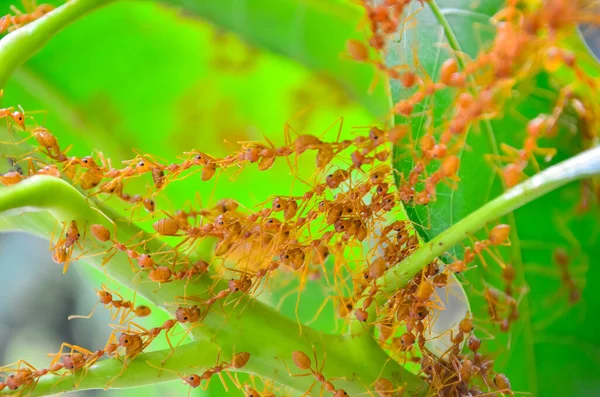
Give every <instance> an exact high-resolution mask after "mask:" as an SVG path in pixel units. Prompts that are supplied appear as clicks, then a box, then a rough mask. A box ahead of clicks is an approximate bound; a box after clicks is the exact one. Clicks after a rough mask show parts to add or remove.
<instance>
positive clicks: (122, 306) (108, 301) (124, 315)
mask: <svg viewBox="0 0 600 397" xmlns="http://www.w3.org/2000/svg"><path fill="white" fill-rule="evenodd" d="M96 295H98V298H99V300H98V302H96V305H94V308H93V309H92V311H91V312H90V314H88V315H87V316H79V315H72V316H69V317H68V319H69V320H72V319H74V318H91V317H92V315H93V314H94V312H95V311H96V308H97V307H98V304H100V303H102V304H103V305H104V307H106V308H111V311H112V309H113V308H114V309H116V311H115V313H114V314H113V315H112V319H113V320H114V319H116V318H117V317H118V316H119V312H121V317H120V319H119V323H120V324H123V323H125V322H127V321H128V316H129V315H131V314H133V315H134V316H136V317H147V316H149V315H150V314H151V309H150V308H149V307H148V306H144V305H139V306H135V304H134V302H135V299H134V301H126V300H124V299H123V297H122V296H121V295H119V294H118V293H116V292H114V291H111V290H109V289H108V288H107V287H106V286H105V285H104V284H102V287H101V289H97V290H96ZM113 295H116V296H117V297H118V298H119V299H115V297H114V296H113Z"/></svg>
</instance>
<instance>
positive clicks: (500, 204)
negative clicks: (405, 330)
mask: <svg viewBox="0 0 600 397" xmlns="http://www.w3.org/2000/svg"><path fill="white" fill-rule="evenodd" d="M598 174H600V146H597V147H595V148H592V149H589V150H586V151H585V152H582V153H580V154H578V155H577V156H574V157H572V158H570V159H568V160H565V161H563V162H561V163H558V164H556V165H554V166H552V167H550V168H547V169H546V170H544V171H542V172H540V173H539V174H536V175H534V176H532V177H531V178H529V179H527V180H526V181H524V182H523V183H520V184H519V185H517V186H515V187H513V188H512V189H510V190H508V191H507V192H505V193H504V194H502V195H501V196H499V197H497V198H495V199H494V200H492V201H490V202H489V203H487V204H486V205H484V206H483V207H481V208H479V209H478V210H477V211H475V212H473V213H471V214H469V215H468V216H467V217H465V218H463V219H462V220H460V221H459V222H458V223H456V224H455V225H454V226H452V227H450V228H448V229H447V230H445V231H444V232H442V233H440V234H439V235H438V236H436V237H435V238H433V239H432V240H430V241H429V242H427V243H426V244H425V245H422V246H421V247H420V248H419V249H418V250H416V251H415V252H414V253H413V254H412V255H411V256H409V257H408V258H406V259H405V260H403V261H402V262H400V263H399V264H398V265H397V266H394V267H393V268H392V269H391V270H390V271H388V272H387V273H386V274H385V276H384V281H383V287H382V288H381V290H382V292H394V291H397V290H398V289H400V288H402V287H404V286H406V284H407V283H408V282H409V281H410V280H411V279H412V278H413V277H414V276H415V275H416V274H417V273H419V271H421V270H422V269H423V268H424V267H425V266H427V265H428V264H429V263H431V262H432V261H433V260H434V259H435V258H437V257H438V256H440V255H442V254H443V253H444V252H446V251H448V250H449V249H450V248H452V247H454V246H455V245H457V244H458V243H460V242H461V241H463V240H464V239H466V238H469V237H470V236H472V235H473V234H474V233H475V232H477V231H479V230H480V229H481V228H483V227H484V226H485V225H486V224H488V223H489V222H492V221H493V220H495V219H498V218H500V217H501V216H504V215H506V214H508V213H509V212H511V211H514V210H515V209H517V208H519V207H521V206H523V205H525V204H527V203H529V202H531V201H533V200H535V199H537V198H538V197H541V196H543V195H544V194H546V193H548V192H551V191H553V190H555V189H558V188H559V187H561V186H564V185H566V184H567V183H569V182H572V181H575V180H578V179H585V178H590V177H593V176H595V175H598Z"/></svg>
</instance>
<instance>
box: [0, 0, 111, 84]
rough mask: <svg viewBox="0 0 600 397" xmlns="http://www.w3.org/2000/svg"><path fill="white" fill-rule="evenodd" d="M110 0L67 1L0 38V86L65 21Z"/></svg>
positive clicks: (69, 20)
mask: <svg viewBox="0 0 600 397" xmlns="http://www.w3.org/2000/svg"><path fill="white" fill-rule="evenodd" d="M112 1H114V0H70V1H68V2H67V3H65V4H64V5H62V6H60V7H57V8H56V9H55V10H52V11H51V12H49V13H48V14H46V15H44V16H43V17H42V18H40V19H38V20H36V21H34V22H32V23H30V24H28V25H26V26H23V27H21V28H19V29H17V30H15V31H14V32H12V33H10V34H8V35H6V36H5V37H4V38H2V40H0V89H1V88H3V87H4V86H5V85H6V81H7V80H8V79H9V77H10V75H11V74H12V73H13V72H14V70H15V69H16V68H17V67H19V65H21V64H22V63H23V62H25V61H26V60H27V59H29V58H30V57H31V56H33V55H34V54H35V53H36V52H37V51H39V50H40V49H41V48H42V47H43V46H44V44H46V42H47V41H48V40H50V38H51V37H52V36H54V35H55V34H56V33H58V32H59V31H60V30H61V29H62V28H63V27H65V26H67V25H68V24H69V23H71V22H73V21H75V20H77V19H79V18H80V17H82V16H84V15H85V14H87V13H88V12H90V11H92V10H94V9H96V8H99V7H101V6H103V5H106V4H110V3H111V2H112Z"/></svg>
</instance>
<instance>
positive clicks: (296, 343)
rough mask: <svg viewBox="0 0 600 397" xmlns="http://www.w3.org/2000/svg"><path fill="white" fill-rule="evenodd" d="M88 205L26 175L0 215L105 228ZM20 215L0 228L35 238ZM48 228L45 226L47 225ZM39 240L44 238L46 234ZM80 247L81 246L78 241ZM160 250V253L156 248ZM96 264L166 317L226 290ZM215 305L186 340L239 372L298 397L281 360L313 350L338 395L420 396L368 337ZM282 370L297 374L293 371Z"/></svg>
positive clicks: (6, 192) (246, 303) (94, 260)
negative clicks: (400, 387) (47, 217)
mask: <svg viewBox="0 0 600 397" xmlns="http://www.w3.org/2000/svg"><path fill="white" fill-rule="evenodd" d="M90 205H91V203H90V202H89V200H87V199H86V198H85V197H84V196H83V195H81V193H80V192H79V191H78V190H77V189H75V188H74V187H72V186H71V185H69V184H68V183H66V182H65V181H63V180H61V179H58V178H53V177H47V176H34V177H30V178H27V179H26V180H24V181H22V182H20V183H18V184H16V185H14V186H10V187H7V188H3V189H0V212H6V211H15V210H21V211H23V210H26V209H29V210H31V209H34V210H48V211H50V212H51V213H52V214H53V215H54V216H55V217H56V218H57V219H58V220H59V221H61V222H68V221H70V220H76V221H77V222H78V224H79V225H86V227H89V225H91V224H93V223H100V224H103V225H105V226H106V227H109V228H111V224H110V222H109V221H108V220H107V219H106V218H105V216H104V215H102V214H101V213H100V212H99V211H97V210H94V209H92V207H91V206H90ZM3 215H6V214H3ZM28 215H30V214H27V213H25V214H17V215H13V216H10V215H8V216H3V217H1V218H0V229H1V228H3V227H4V228H6V227H7V225H10V226H12V228H13V229H15V228H16V229H20V230H23V229H25V230H38V232H39V227H40V223H39V221H40V220H41V219H40V217H39V214H33V215H35V216H34V217H29V216H28ZM49 224H50V225H52V222H50V223H49ZM43 227H51V226H47V225H46V226H43ZM36 228H38V229H36ZM111 230H112V228H111ZM137 230H138V229H137V228H135V227H134V226H129V225H127V224H120V223H119V224H118V231H119V239H122V238H123V236H130V237H131V236H133V235H135V234H136V232H137ZM46 233H47V234H48V233H49V231H46ZM47 234H46V235H47ZM82 240H83V243H85V239H84V238H83V236H82ZM121 241H124V240H121ZM157 244H158V241H149V242H148V246H149V247H151V248H153V249H158V248H157V247H156V245H157ZM107 248H108V247H106V246H100V247H99V248H98V250H99V251H100V252H102V250H105V249H107ZM166 249H168V248H163V250H166ZM102 257H103V256H102V255H100V256H94V257H87V258H85V261H86V262H90V263H91V264H92V265H94V266H95V267H97V268H99V269H101V270H104V271H106V272H107V274H108V275H109V276H110V277H112V278H114V279H115V280H117V281H118V282H120V283H122V284H124V285H126V286H128V287H130V288H132V289H135V290H137V292H138V293H139V294H140V295H142V296H144V297H145V298H147V299H148V300H150V301H151V302H152V303H154V304H155V305H157V306H158V307H161V308H163V309H164V310H167V311H169V312H172V311H173V310H174V308H173V306H172V305H169V304H170V303H172V302H173V300H174V297H175V296H182V295H186V296H190V295H197V296H206V294H207V293H208V294H210V293H211V292H210V291H211V290H213V291H217V290H218V289H221V288H227V287H226V285H225V283H224V282H223V281H220V282H219V283H218V284H217V286H216V287H215V288H214V289H213V288H212V284H213V281H212V280H211V279H210V277H203V278H200V279H199V280H198V281H197V282H190V283H189V285H188V286H187V291H186V290H184V285H185V283H183V282H172V283H168V284H163V285H162V286H161V287H160V288H158V289H157V287H156V284H154V283H152V282H151V281H149V280H148V279H147V275H146V273H134V271H133V270H132V269H131V268H130V266H129V264H128V263H127V259H126V258H121V260H116V261H115V260H111V261H109V262H108V263H107V264H105V265H104V266H103V267H102V266H101V264H102V261H103V259H102ZM133 280H138V281H137V282H134V281H133ZM223 304H224V306H225V307H224V309H226V310H223V312H224V313H226V316H225V314H222V313H221V311H219V310H213V311H211V312H210V313H209V314H208V316H207V317H206V318H205V319H204V321H203V322H202V324H199V325H198V326H194V327H193V328H192V330H191V333H192V334H193V335H194V336H195V337H196V338H200V339H204V340H209V341H212V342H215V343H218V345H219V346H220V347H221V349H222V352H221V353H222V355H223V356H224V357H228V356H230V355H232V354H233V352H235V351H237V352H240V351H247V352H249V353H250V354H251V355H252V356H253V357H254V360H251V361H250V362H249V363H248V366H247V367H246V368H244V369H245V371H248V372H250V373H253V374H256V375H259V376H261V377H263V378H273V379H275V381H277V382H278V383H280V384H283V385H285V386H288V387H291V388H293V389H296V390H300V391H302V390H306V389H308V387H309V386H310V384H311V383H312V380H311V378H309V377H290V376H288V371H287V368H286V365H285V364H284V361H283V360H285V363H286V364H287V365H288V366H292V367H293V364H292V362H291V356H292V352H293V351H294V350H301V351H304V352H305V353H307V354H309V355H310V352H311V350H312V348H313V346H314V347H315V348H316V349H317V352H318V357H319V359H322V358H323V357H324V354H325V353H324V351H325V352H326V353H327V365H326V368H325V374H326V376H327V377H328V378H338V377H340V378H342V377H344V376H347V374H348V370H349V369H350V370H351V371H352V374H353V376H352V377H351V378H349V379H347V380H346V381H336V382H335V384H336V386H337V387H342V388H344V389H345V390H346V391H347V392H348V393H350V394H355V395H356V394H361V393H364V391H365V390H367V389H368V388H370V387H372V384H373V382H375V381H376V380H377V379H378V377H379V376H382V377H385V378H387V379H390V380H392V381H394V382H396V383H398V384H404V383H406V388H407V391H410V392H411V393H419V392H422V391H424V390H425V383H424V382H423V381H422V380H421V379H419V378H418V377H417V376H415V375H413V374H411V373H410V372H408V371H407V370H405V369H404V368H403V367H401V366H400V365H399V364H398V363H396V362H395V361H392V360H390V359H389V357H388V356H387V354H386V353H385V352H384V351H383V350H382V349H381V347H380V346H379V345H378V344H377V342H376V341H374V340H373V339H372V338H369V339H360V340H352V339H350V338H344V337H341V336H337V335H325V334H322V333H320V332H317V331H314V330H312V329H310V328H308V327H301V332H300V335H299V334H298V324H297V323H296V322H295V321H292V320H290V319H288V318H286V317H284V316H283V315H281V314H280V313H278V312H277V311H275V310H274V309H272V308H270V307H267V306H266V305H264V304H262V303H260V302H258V301H256V300H254V299H252V298H251V297H248V296H246V297H242V298H239V297H238V296H236V295H233V296H232V297H231V298H230V299H229V300H226V301H225V302H224V303H223ZM157 325H158V324H157ZM365 360H369V365H365ZM290 369H291V370H292V371H293V372H297V371H295V370H294V368H290ZM130 373H131V374H132V375H131V376H136V375H135V373H132V372H130ZM127 376H128V375H124V378H125V379H124V380H123V381H126V379H127Z"/></svg>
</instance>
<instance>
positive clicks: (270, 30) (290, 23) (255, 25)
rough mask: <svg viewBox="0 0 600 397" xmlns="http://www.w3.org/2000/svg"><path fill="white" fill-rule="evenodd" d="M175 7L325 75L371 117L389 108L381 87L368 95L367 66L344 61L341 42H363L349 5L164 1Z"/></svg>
mask: <svg viewBox="0 0 600 397" xmlns="http://www.w3.org/2000/svg"><path fill="white" fill-rule="evenodd" d="M164 2H165V3H168V4H174V5H179V6H180V7H183V9H184V10H185V11H186V12H191V13H194V14H196V15H198V16H200V17H202V18H205V19H206V20H208V21H210V22H212V23H214V24H216V25H217V26H219V27H222V28H225V29H228V30H231V31H232V32H235V33H238V34H239V35H241V36H242V37H244V40H247V41H249V42H251V43H254V44H255V45H257V46H260V47H263V48H266V49H269V50H271V51H272V52H275V53H278V54H282V55H285V56H287V57H289V58H291V59H294V60H296V61H297V62H299V63H301V64H303V65H306V66H308V67H309V68H311V69H312V70H315V71H318V72H325V73H327V74H328V75H329V76H330V77H331V78H334V79H335V80H336V81H338V82H340V83H341V84H342V85H343V86H344V87H345V88H346V89H348V90H349V91H350V93H351V94H352V96H354V97H355V98H357V99H358V100H359V101H360V102H361V103H362V104H363V105H364V106H365V107H366V108H367V109H368V110H369V111H370V112H371V113H372V114H373V115H375V116H378V117H381V116H385V115H386V113H387V110H388V108H389V99H388V95H387V94H386V92H385V85H384V84H381V83H380V84H378V85H377V87H376V88H375V89H374V91H373V92H372V93H369V92H368V91H369V87H370V85H371V83H372V81H373V78H374V68H373V67H372V66H371V65H365V64H360V63H357V62H355V61H352V60H350V59H349V56H348V55H347V54H346V52H347V51H346V42H347V40H348V39H350V38H359V39H362V38H363V36H362V35H360V34H359V33H358V32H357V30H358V26H359V24H360V22H361V17H362V16H363V15H362V8H360V7H357V6H356V5H353V4H352V3H351V2H345V1H338V0H329V1H320V0H303V1H297V0H266V1H256V0H242V1H237V0H223V1H219V2H210V1H202V0H191V1H190V0H164Z"/></svg>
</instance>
